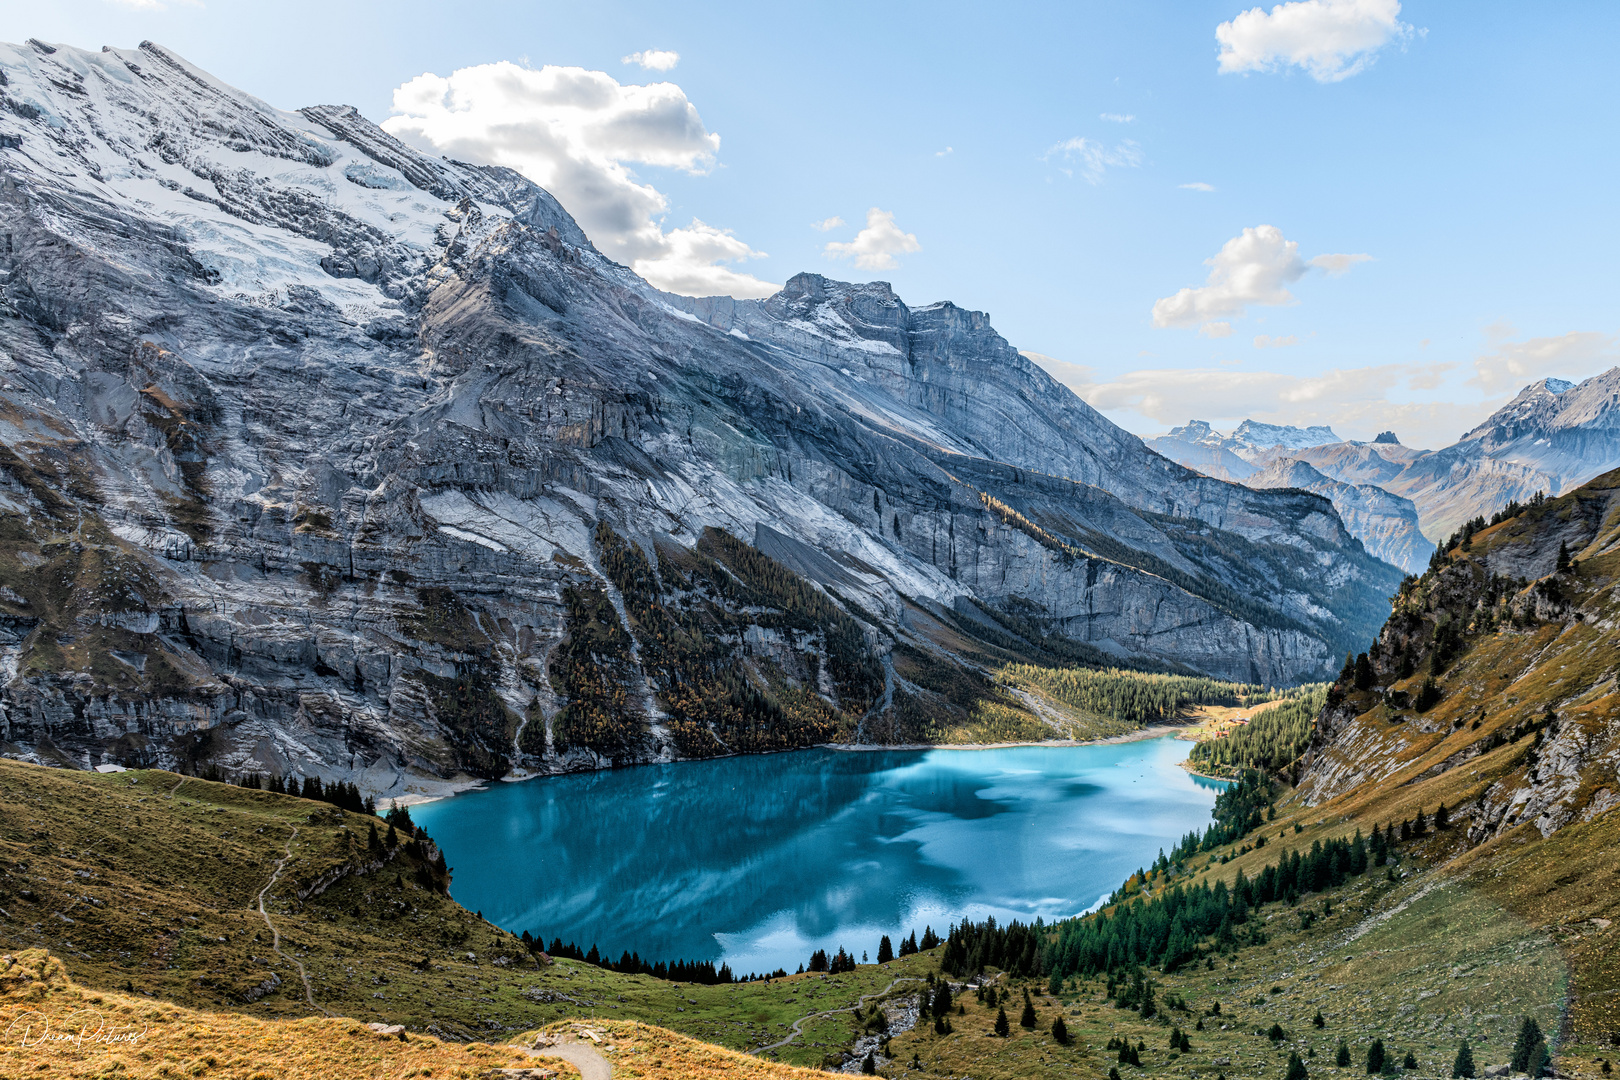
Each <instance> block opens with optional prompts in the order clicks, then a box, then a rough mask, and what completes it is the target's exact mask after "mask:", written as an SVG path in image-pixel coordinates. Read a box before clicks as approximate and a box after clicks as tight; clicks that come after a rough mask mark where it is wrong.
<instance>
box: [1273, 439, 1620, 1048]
mask: <svg viewBox="0 0 1620 1080" xmlns="http://www.w3.org/2000/svg"><path fill="white" fill-rule="evenodd" d="M1561 553H1562V555H1561ZM1566 558H1567V567H1566V566H1565V565H1564V564H1565V562H1566ZM1617 583H1620V470H1617V471H1614V472H1610V473H1606V474H1605V475H1603V476H1600V477H1598V478H1597V479H1595V480H1593V481H1591V482H1590V483H1587V484H1585V485H1583V486H1582V487H1580V488H1578V489H1576V490H1574V491H1572V492H1569V493H1568V494H1566V495H1564V496H1561V497H1559V498H1556V499H1549V500H1546V501H1543V502H1540V503H1539V504H1536V505H1533V506H1530V507H1528V508H1526V509H1523V510H1522V511H1520V512H1519V513H1517V514H1515V515H1513V516H1510V517H1508V518H1507V519H1506V520H1504V521H1501V522H1499V523H1498V524H1496V525H1493V526H1490V527H1488V528H1486V529H1483V530H1481V531H1478V532H1471V533H1465V534H1464V536H1463V537H1462V538H1461V539H1460V542H1459V543H1458V544H1457V545H1456V546H1455V547H1453V548H1451V549H1450V550H1449V551H1447V552H1446V553H1445V554H1444V556H1443V557H1442V559H1441V560H1440V561H1439V562H1438V564H1437V565H1436V567H1435V568H1433V569H1431V570H1430V571H1428V572H1426V573H1425V574H1424V575H1423V576H1422V578H1421V579H1418V580H1415V581H1413V582H1411V583H1409V584H1408V585H1407V586H1406V587H1405V588H1403V589H1402V591H1401V593H1400V594H1399V595H1398V596H1397V597H1396V599H1395V601H1394V610H1393V612H1392V614H1391V616H1390V619H1389V621H1388V622H1387V623H1386V624H1385V626H1384V629H1383V631H1382V632H1381V633H1380V634H1379V636H1378V638H1377V639H1376V641H1375V642H1374V643H1373V645H1372V646H1371V647H1370V648H1369V649H1368V650H1367V652H1366V653H1365V654H1364V657H1365V661H1366V664H1365V668H1364V670H1363V673H1362V674H1361V675H1359V676H1358V675H1353V674H1351V673H1347V674H1346V675H1345V676H1344V677H1342V678H1341V680H1340V681H1339V683H1338V684H1337V685H1336V686H1335V688H1334V690H1333V691H1331V692H1330V695H1329V698H1328V707H1327V708H1326V709H1325V710H1324V712H1323V713H1322V715H1321V717H1320V719H1319V720H1318V722H1317V728H1316V732H1315V735H1314V738H1313V742H1312V744H1311V747H1310V749H1309V750H1308V752H1307V753H1306V755H1305V757H1304V759H1303V760H1302V762H1301V763H1300V765H1299V767H1298V773H1299V776H1298V779H1299V786H1298V791H1299V796H1300V798H1301V800H1302V801H1303V802H1304V803H1305V804H1306V805H1307V806H1309V807H1311V808H1313V809H1312V810H1311V811H1309V814H1310V816H1313V817H1316V816H1321V817H1323V818H1324V819H1329V820H1341V819H1342V818H1343V817H1344V816H1351V817H1355V818H1358V819H1359V820H1360V821H1362V822H1363V823H1365V822H1366V821H1368V820H1369V819H1370V820H1374V821H1378V820H1383V821H1390V820H1397V821H1398V820H1403V819H1409V818H1410V817H1411V815H1412V814H1413V812H1414V810H1417V809H1424V810H1426V811H1427V812H1428V813H1429V814H1431V815H1432V814H1433V813H1434V812H1435V810H1436V808H1437V807H1438V806H1440V805H1441V804H1443V805H1444V806H1445V807H1446V808H1447V811H1448V817H1449V819H1450V822H1451V828H1450V830H1449V831H1448V832H1447V833H1446V834H1445V836H1444V837H1441V838H1438V839H1437V840H1436V841H1435V843H1434V845H1433V848H1434V850H1433V851H1432V852H1431V855H1432V863H1433V865H1434V866H1435V867H1436V868H1437V869H1438V870H1440V871H1441V872H1443V873H1444V874H1445V875H1447V876H1448V877H1449V878H1454V879H1457V880H1460V881H1462V882H1463V883H1465V884H1466V885H1467V887H1469V888H1472V889H1478V890H1481V891H1483V892H1485V893H1487V894H1489V895H1491V896H1494V897H1496V898H1498V899H1500V900H1501V901H1502V902H1505V903H1507V904H1508V905H1509V906H1510V907H1512V908H1513V909H1514V910H1515V911H1517V912H1519V913H1520V914H1521V915H1522V916H1523V917H1525V918H1527V919H1530V920H1532V921H1533V922H1535V923H1536V924H1538V925H1541V926H1544V927H1546V928H1548V929H1549V930H1550V931H1551V932H1552V933H1553V934H1554V936H1555V939H1556V940H1558V942H1559V944H1560V946H1561V947H1562V949H1563V951H1564V952H1565V955H1566V956H1567V957H1568V958H1569V961H1570V963H1571V967H1572V984H1571V987H1570V990H1569V993H1568V995H1567V998H1566V1002H1567V1006H1566V1007H1567V1012H1566V1016H1565V1020H1564V1023H1565V1025H1566V1027H1565V1039H1566V1042H1567V1043H1570V1044H1586V1046H1588V1047H1592V1046H1596V1045H1597V1044H1599V1043H1600V1042H1606V1041H1607V1040H1608V1038H1609V1036H1610V1034H1612V1033H1614V1032H1616V1031H1620V1006H1617V1003H1616V996H1617V992H1620V951H1617V950H1616V947H1615V944H1614V937H1613V933H1612V932H1611V931H1610V925H1611V922H1612V921H1613V920H1615V919H1617V918H1620V889H1617V888H1616V883H1617V882H1616V864H1615V860H1614V850H1615V844H1616V842H1620V813H1616V812H1615V811H1616V808H1617V807H1620V772H1617V770H1620V682H1617V679H1620V666H1617V658H1620V639H1617V636H1616V634H1617V627H1620V621H1617V619H1620V594H1617V592H1616V586H1617ZM1356 666H1357V667H1358V668H1359V667H1361V663H1360V661H1358V664H1357V665H1356Z"/></svg>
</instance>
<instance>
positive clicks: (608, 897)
mask: <svg viewBox="0 0 1620 1080" xmlns="http://www.w3.org/2000/svg"><path fill="white" fill-rule="evenodd" d="M1191 746H1192V744H1191V743H1189V742H1184V741H1181V740H1177V739H1174V738H1158V739H1150V740H1143V741H1140V742H1133V743H1115V744H1109V745H1101V746H1078V747H1034V746H1032V747H1012V748H1008V749H1002V750H917V751H873V752H864V753H845V752H839V751H834V750H801V751H796V752H793V753H785V754H767V755H761V756H751V757H734V758H722V759H720V760H717V761H693V762H680V763H677V764H673V765H646V766H639V767H636V768H628V769H617V770H613V771H605V772H597V773H580V774H575V775H572V776H558V777H548V778H544V779H536V780H529V781H525V782H522V783H510V784H494V785H492V786H490V787H489V788H487V789H485V790H483V791H475V792H469V793H467V794H464V795H459V796H456V797H455V798H451V799H444V800H441V801H439V802H434V803H429V804H426V805H423V806H419V807H414V808H412V811H411V813H412V816H413V817H414V818H415V819H416V821H417V822H418V823H420V824H421V825H422V826H423V827H425V828H426V829H427V830H428V832H429V833H430V834H431V835H432V836H433V838H434V839H435V840H437V841H438V843H439V846H440V847H441V848H443V849H444V852H445V857H446V858H447V859H448V860H449V863H450V865H451V867H453V868H454V872H455V880H454V882H453V883H452V885H451V894H452V895H453V896H454V897H455V898H456V899H457V900H458V901H460V902H461V903H462V904H463V905H464V906H466V907H467V908H470V909H472V910H474V911H481V912H483V915H484V917H485V918H487V919H488V920H490V921H491V922H493V923H495V924H496V925H498V926H502V927H505V928H506V929H508V930H511V931H512V932H514V933H521V932H523V931H524V930H528V931H531V932H533V933H534V934H535V935H536V936H544V938H545V940H546V942H547V943H548V944H549V943H550V941H551V940H552V938H554V937H561V938H562V939H563V940H564V941H573V942H576V943H577V944H578V945H579V947H580V948H582V949H589V948H590V946H591V945H592V944H593V943H594V944H596V945H597V946H598V947H599V948H600V949H601V950H602V952H603V953H604V954H606V955H609V956H612V957H614V958H617V957H618V956H619V955H620V953H622V952H624V951H625V950H631V951H634V952H638V953H640V954H641V956H642V957H643V958H645V959H648V960H713V961H715V962H716V964H717V965H718V963H719V962H720V961H722V960H723V961H725V962H726V963H729V964H730V965H731V967H732V970H734V971H736V972H737V973H738V974H739V975H741V974H744V973H746V972H751V971H758V972H764V971H769V970H772V969H774V968H776V967H783V968H786V969H787V970H789V971H792V970H794V969H795V968H796V967H797V966H798V965H799V964H801V963H804V962H805V961H806V960H807V959H808V957H809V955H810V953H811V952H812V951H814V950H815V949H818V948H823V949H827V950H828V951H829V952H832V951H835V950H836V949H838V948H839V947H840V946H842V947H843V948H845V949H848V950H850V951H851V952H852V953H854V954H855V955H856V956H857V957H859V956H860V954H861V953H862V952H863V951H865V952H868V953H870V954H871V955H872V956H873V958H875V957H876V955H877V944H878V939H879V938H880V937H881V936H882V935H883V934H889V935H890V936H891V937H893V938H894V940H895V941H896V942H897V943H898V941H899V939H900V937H901V936H902V935H904V934H908V933H910V932H911V931H912V930H913V929H915V930H916V931H918V933H919V935H920V934H921V932H922V930H923V927H924V926H925V925H926V924H932V926H933V927H934V929H935V930H936V931H938V932H939V933H940V934H941V935H942V936H943V934H944V932H945V930H946V927H947V926H948V925H949V924H950V923H951V922H953V921H958V920H960V919H962V918H963V917H969V918H973V919H975V920H978V919H983V918H984V917H985V916H987V915H994V916H995V917H996V918H997V919H998V920H1006V919H1013V918H1017V919H1023V920H1026V921H1028V920H1032V919H1034V918H1035V917H1036V916H1041V917H1043V918H1045V919H1047V920H1048V921H1050V920H1051V919H1054V918H1061V917H1064V916H1069V915H1074V914H1077V913H1079V912H1082V911H1086V910H1089V909H1090V908H1092V907H1093V906H1094V905H1095V904H1096V903H1097V901H1098V900H1099V899H1101V898H1102V897H1105V896H1106V895H1107V894H1108V893H1110V892H1112V891H1113V890H1114V889H1115V888H1116V887H1117V886H1118V885H1119V883H1120V882H1121V881H1123V880H1124V879H1125V878H1126V877H1128V876H1130V874H1131V873H1133V872H1134V871H1136V870H1137V869H1138V868H1139V867H1142V866H1145V865H1147V864H1148V863H1149V862H1151V861H1152V860H1153V859H1155V858H1157V856H1158V853H1159V850H1160V849H1161V848H1163V849H1165V850H1167V851H1168V850H1169V849H1170V847H1171V846H1172V845H1174V844H1175V843H1176V842H1177V841H1178V840H1179V839H1180V838H1181V837H1182V836H1184V835H1185V834H1186V833H1187V831H1188V830H1190V829H1200V830H1202V829H1203V828H1204V826H1206V825H1207V824H1208V823H1209V811H1210V808H1211V807H1212V806H1213V805H1214V803H1215V793H1216V789H1217V787H1218V784H1216V783H1215V782H1213V781H1207V780H1204V779H1202V778H1200V777H1194V776H1191V775H1189V774H1188V773H1187V772H1185V771H1184V770H1182V769H1181V768H1179V767H1178V766H1179V763H1180V762H1181V761H1183V760H1184V759H1185V758H1186V756H1187V751H1188V749H1189V748H1190V747H1191Z"/></svg>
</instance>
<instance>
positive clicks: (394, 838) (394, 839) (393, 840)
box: [383, 821, 399, 851]
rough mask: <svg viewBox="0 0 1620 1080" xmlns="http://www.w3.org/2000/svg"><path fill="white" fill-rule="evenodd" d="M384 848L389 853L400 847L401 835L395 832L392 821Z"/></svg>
mask: <svg viewBox="0 0 1620 1080" xmlns="http://www.w3.org/2000/svg"><path fill="white" fill-rule="evenodd" d="M383 847H385V848H387V849H388V850H389V851H393V850H394V849H395V848H397V847H399V834H398V833H397V832H395V831H394V823H393V822H392V821H390V822H389V823H388V839H386V840H384V841H383Z"/></svg>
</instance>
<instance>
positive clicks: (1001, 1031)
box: [996, 1008, 1012, 1039]
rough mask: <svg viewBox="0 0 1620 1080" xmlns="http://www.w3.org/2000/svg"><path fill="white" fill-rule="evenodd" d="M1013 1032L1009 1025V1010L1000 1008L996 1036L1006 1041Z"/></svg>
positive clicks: (997, 1015) (997, 1016)
mask: <svg viewBox="0 0 1620 1080" xmlns="http://www.w3.org/2000/svg"><path fill="white" fill-rule="evenodd" d="M1011 1032H1012V1027H1011V1026H1010V1025H1009V1024H1008V1023H1007V1010H1006V1009H999V1008H998V1009H997V1010H996V1034H997V1035H998V1036H1000V1037H1001V1038H1003V1039H1005V1038H1006V1037H1007V1036H1008V1035H1009V1034H1011Z"/></svg>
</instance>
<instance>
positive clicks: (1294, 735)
mask: <svg viewBox="0 0 1620 1080" xmlns="http://www.w3.org/2000/svg"><path fill="white" fill-rule="evenodd" d="M1327 696H1328V685H1327V684H1326V683H1318V684H1316V685H1313V686H1309V687H1300V688H1296V690H1295V691H1294V692H1293V693H1292V694H1291V695H1290V696H1288V697H1285V698H1284V700H1283V701H1282V702H1281V703H1280V704H1276V705H1273V706H1271V707H1270V708H1268V709H1266V710H1265V711H1264V712H1260V713H1256V714H1255V715H1254V716H1253V718H1252V719H1250V720H1249V722H1248V723H1247V724H1243V725H1241V726H1240V727H1237V728H1235V729H1233V730H1232V731H1231V732H1230V733H1228V734H1227V736H1226V737H1225V738H1223V739H1208V740H1206V741H1204V742H1201V743H1199V744H1198V745H1196V746H1194V747H1193V748H1192V753H1191V754H1190V755H1188V756H1189V757H1190V758H1191V760H1192V762H1193V764H1194V765H1195V766H1197V767H1199V768H1201V769H1208V770H1210V771H1220V772H1226V773H1230V772H1233V771H1235V770H1239V769H1263V770H1265V771H1266V772H1269V773H1280V772H1282V771H1283V770H1284V769H1286V768H1288V766H1290V765H1292V764H1293V763H1294V762H1295V761H1296V760H1298V758H1299V756H1300V755H1301V754H1303V753H1304V752H1305V747H1306V746H1307V745H1309V743H1310V741H1311V732H1312V731H1313V730H1314V729H1315V727H1316V717H1317V716H1318V714H1320V713H1321V711H1322V706H1323V705H1324V704H1326V702H1327Z"/></svg>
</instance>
